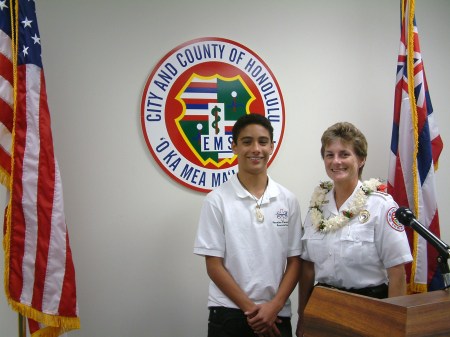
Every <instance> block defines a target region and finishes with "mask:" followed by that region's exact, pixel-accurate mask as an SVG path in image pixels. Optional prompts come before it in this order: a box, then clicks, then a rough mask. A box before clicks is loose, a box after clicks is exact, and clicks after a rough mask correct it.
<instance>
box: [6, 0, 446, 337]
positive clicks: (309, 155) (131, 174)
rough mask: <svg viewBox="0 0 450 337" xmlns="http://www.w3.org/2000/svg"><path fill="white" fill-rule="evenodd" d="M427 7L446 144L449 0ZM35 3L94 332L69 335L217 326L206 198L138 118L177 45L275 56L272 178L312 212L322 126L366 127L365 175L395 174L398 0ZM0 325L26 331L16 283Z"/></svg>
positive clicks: (85, 315) (426, 29)
mask: <svg viewBox="0 0 450 337" xmlns="http://www.w3.org/2000/svg"><path fill="white" fill-rule="evenodd" d="M416 2H417V3H416V17H417V22H418V26H419V34H420V39H421V40H420V42H421V47H422V51H423V52H422V54H423V58H424V63H425V69H426V74H427V79H428V84H429V89H430V94H431V99H432V102H433V106H434V111H435V112H436V117H437V120H438V125H439V127H440V132H441V135H442V138H443V140H444V144H445V145H446V144H450V105H449V104H448V101H447V99H448V97H449V90H450V66H449V62H448V55H450V40H449V36H448V33H449V32H450V20H449V19H448V17H449V15H450V1H448V0H427V1H425V0H416ZM37 14H38V20H39V26H40V31H41V41H42V45H43V62H44V68H45V74H46V80H47V93H48V97H49V104H50V111H51V114H52V125H53V136H54V142H55V149H56V154H57V157H58V161H59V164H60V169H61V174H62V179H63V186H64V197H65V210H66V217H67V223H68V226H69V233H70V240H71V247H72V252H73V255H74V262H75V268H76V275H77V286H78V300H79V306H80V314H81V325H82V328H81V330H79V331H76V332H73V333H70V334H69V335H71V336H72V335H73V336H79V337H94V336H109V337H123V336H131V337H140V336H151V337H200V336H206V324H207V309H206V298H207V284H208V278H207V275H206V272H205V268H204V261H203V259H201V258H199V257H196V256H194V255H193V254H192V245H193V240H194V235H195V231H196V227H197V219H198V212H199V209H200V205H201V202H202V200H203V197H204V195H203V194H202V193H199V192H195V191H192V190H190V189H188V188H185V187H182V186H181V185H179V184H177V183H175V182H173V181H172V180H171V179H170V178H169V177H168V176H167V175H166V174H165V173H163V172H162V170H161V169H160V168H159V166H158V165H157V164H156V163H155V161H154V160H153V158H152V156H151V155H150V152H149V151H148V149H147V146H146V143H145V141H144V138H143V135H142V129H141V125H140V100H141V94H142V90H143V87H144V84H145V82H146V80H147V77H148V75H149V74H150V72H151V71H152V69H153V67H154V66H155V65H156V63H157V62H158V61H159V60H160V59H161V58H162V57H163V56H164V55H165V54H166V53H168V52H169V51H170V50H171V49H172V48H174V47H176V46H177V45H179V44H181V43H183V42H185V41H188V40H190V39H193V38H198V37H205V36H215V37H223V38H228V39H231V40H234V41H236V42H239V43H241V44H243V45H245V46H246V47H248V48H250V49H252V50H253V51H254V52H255V53H257V54H258V55H259V56H260V57H261V58H262V59H263V60H264V61H265V62H266V63H267V64H268V66H269V67H270V68H271V70H272V71H273V73H274V75H275V77H276V78H277V80H278V82H279V85H280V87H281V90H282V93H283V96H284V100H285V108H286V121H287V123H286V128H285V134H284V141H283V144H282V146H281V148H280V151H279V153H278V155H277V158H276V159H275V161H274V162H273V164H272V166H271V167H270V174H271V176H272V177H273V178H275V179H276V180H278V181H279V182H280V183H282V184H284V185H286V186H288V187H289V188H290V189H291V190H293V191H294V192H295V193H296V194H297V195H298V197H299V199H300V202H301V206H302V210H303V212H304V213H306V209H307V205H308V202H309V197H310V194H311V191H312V189H313V188H314V186H315V185H316V184H317V182H318V181H319V180H321V179H325V178H326V176H325V173H324V170H323V167H322V163H321V160H320V156H319V147H320V135H321V134H322V132H323V131H324V129H325V128H326V127H328V126H329V125H331V124H332V123H334V122H336V121H341V120H347V121H351V122H353V123H355V124H356V125H357V126H359V127H360V128H361V129H362V131H363V132H364V133H365V134H366V136H367V138H368V141H369V159H368V162H367V165H366V169H365V172H364V177H363V178H369V177H384V178H386V177H387V167H388V162H387V160H388V151H389V145H390V137H391V134H390V133H391V125H392V111H393V101H394V85H395V71H396V62H397V52H398V46H399V34H400V33H399V26H400V22H399V1H395V0H377V1H372V0H364V1H363V0H341V1H331V0H329V1H326V0H311V1H307V0H291V1H288V0H280V1H269V0H246V1H242V0H239V1H238V0H229V1H212V0H191V1H183V0H178V1H176V0H166V1H157V0H147V1H144V0H140V1H138V0H129V1H117V0H115V1H114V0H89V1H82V0H79V1H69V0H39V1H37ZM446 146H447V145H446ZM448 153H449V152H448V147H445V148H444V151H443V153H442V155H441V161H440V170H439V171H438V173H437V177H436V180H437V193H438V203H439V205H440V208H439V211H440V216H441V230H442V238H443V239H444V241H446V242H450V224H449V221H450V207H448V205H447V203H448V200H449V199H450V192H449V179H450V178H449V176H448V173H446V172H448V168H449V167H450V158H449V155H448ZM0 258H1V259H2V260H3V251H2V252H1V253H0ZM1 266H2V267H1V273H2V274H3V263H2V264H1ZM2 278H3V277H2ZM293 300H294V310H295V309H296V303H297V301H296V299H295V297H294V298H293ZM295 321H296V319H295V318H294V322H295ZM0 335H1V336H15V335H17V314H15V313H14V312H12V311H11V310H10V309H9V308H8V307H7V305H6V300H5V295H4V292H2V293H1V295H0Z"/></svg>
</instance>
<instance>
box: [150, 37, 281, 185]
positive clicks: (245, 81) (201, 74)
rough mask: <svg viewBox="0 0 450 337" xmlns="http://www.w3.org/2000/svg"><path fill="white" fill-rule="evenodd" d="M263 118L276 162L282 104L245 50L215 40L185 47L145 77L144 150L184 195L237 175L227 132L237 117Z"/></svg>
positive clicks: (261, 66)
mask: <svg viewBox="0 0 450 337" xmlns="http://www.w3.org/2000/svg"><path fill="white" fill-rule="evenodd" d="M250 113H258V114H262V115H264V116H266V117H267V118H268V119H269V120H270V121H271V123H272V126H273V128H274V152H273V154H272V157H271V159H270V160H269V165H270V163H271V162H272V161H273V159H274V158H275V156H276V153H277V151H278V149H279V145H280V144H281V140H282V137H283V132H284V103H283V98H282V95H281V91H280V89H279V86H278V83H277V82H276V79H275V77H274V76H273V74H272V72H271V71H270V69H268V67H267V66H266V65H265V63H264V62H263V61H262V60H261V59H260V58H259V57H258V56H257V55H256V54H254V53H253V52H252V51H251V50H249V49H248V48H246V47H244V46H242V45H240V44H237V43H236V42H233V41H230V40H226V39H222V38H200V39H196V40H192V41H188V42H186V43H184V44H182V45H180V46H178V47H177V48H175V49H174V50H172V51H171V52H170V53H169V54H167V55H166V56H165V57H164V58H163V59H162V60H161V61H160V62H159V63H158V65H157V66H156V67H155V68H154V70H153V72H152V74H151V75H150V76H149V78H148V80H147V83H146V86H145V89H144V92H143V95H142V101H141V124H142V129H143V133H144V138H145V140H146V143H147V146H148V148H149V150H150V152H151V154H152V156H153V158H154V159H155V161H156V162H157V163H158V164H159V166H160V167H161V168H162V169H163V170H164V171H165V172H166V173H167V174H168V175H169V176H170V177H171V178H173V179H174V180H176V181H177V182H179V183H181V184H182V185H184V186H186V187H189V188H191V189H194V190H197V191H201V192H209V191H210V190H212V189H214V188H215V187H217V186H219V185H220V184H222V183H224V182H225V181H227V180H228V179H229V178H230V177H231V176H232V175H234V174H235V173H236V172H237V158H236V156H235V155H234V154H233V151H232V146H231V145H232V128H233V125H234V123H235V122H236V120H237V119H238V118H239V117H241V116H243V115H244V114H250Z"/></svg>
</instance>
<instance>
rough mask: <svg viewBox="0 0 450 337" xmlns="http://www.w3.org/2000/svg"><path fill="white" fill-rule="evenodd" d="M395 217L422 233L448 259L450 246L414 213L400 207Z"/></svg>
mask: <svg viewBox="0 0 450 337" xmlns="http://www.w3.org/2000/svg"><path fill="white" fill-rule="evenodd" d="M395 217H396V218H397V220H398V221H400V223H401V224H402V225H404V226H409V227H411V228H412V229H414V230H415V231H416V232H417V233H419V234H420V236H422V237H423V238H424V239H425V240H427V241H428V242H429V243H430V244H431V245H432V246H433V247H434V248H436V250H437V251H438V252H439V254H440V255H441V256H442V257H443V258H446V259H448V258H449V256H450V247H449V246H448V245H447V244H446V243H445V242H443V241H442V240H441V239H439V238H438V237H437V236H436V235H434V234H433V233H432V232H431V231H430V230H429V229H428V228H426V227H425V226H423V225H422V224H421V223H420V222H419V221H417V219H416V218H415V216H414V213H413V212H412V211H411V210H410V209H409V208H406V207H399V208H398V209H397V210H396V211H395Z"/></svg>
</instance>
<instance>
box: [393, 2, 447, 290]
mask: <svg viewBox="0 0 450 337" xmlns="http://www.w3.org/2000/svg"><path fill="white" fill-rule="evenodd" d="M401 13H402V20H401V38H400V51H399V55H398V63H397V80H396V86H395V101H394V120H393V128H392V140H391V154H390V161H389V176H388V192H389V193H390V194H391V195H392V196H393V198H394V199H395V201H396V202H397V203H398V204H399V206H405V207H408V208H410V209H411V210H412V211H413V212H414V214H415V215H416V218H417V219H418V220H419V221H420V222H421V223H422V224H423V225H424V226H426V227H427V228H428V229H429V230H430V231H431V232H433V233H434V234H435V235H436V236H437V237H439V235H440V230H439V215H438V207H437V201H436V191H435V182H434V176H435V170H437V164H438V159H439V155H440V153H441V151H442V148H443V143H442V139H441V137H440V135H439V131H438V128H437V125H436V119H435V114H434V113H433V108H432V106H431V100H430V95H429V92H428V85H427V80H426V77H425V70H424V65H423V61H422V55H421V52H420V46H419V35H418V30H417V26H416V20H415V14H414V0H401ZM406 231H407V234H408V239H409V243H410V246H411V250H412V253H413V258H414V260H413V262H412V265H411V266H410V268H407V277H408V279H407V280H408V283H409V291H410V292H426V291H427V290H428V285H429V284H430V282H431V281H432V279H433V277H434V276H435V273H436V270H437V261H436V259H437V255H438V254H437V252H436V250H435V249H434V248H433V247H432V246H431V245H427V242H426V241H425V239H423V238H422V237H420V236H419V235H418V234H417V233H416V232H414V231H413V230H412V229H411V228H409V227H408V228H406Z"/></svg>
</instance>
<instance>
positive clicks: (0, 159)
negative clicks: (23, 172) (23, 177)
mask: <svg viewBox="0 0 450 337" xmlns="http://www.w3.org/2000/svg"><path fill="white" fill-rule="evenodd" d="M0 166H1V167H2V168H3V169H4V170H6V172H8V174H9V175H10V174H11V156H10V155H9V153H8V152H6V151H5V150H4V149H3V148H2V147H1V146H0Z"/></svg>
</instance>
